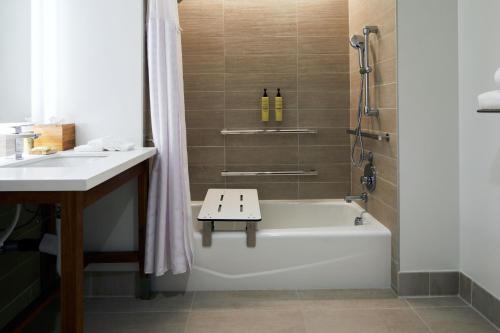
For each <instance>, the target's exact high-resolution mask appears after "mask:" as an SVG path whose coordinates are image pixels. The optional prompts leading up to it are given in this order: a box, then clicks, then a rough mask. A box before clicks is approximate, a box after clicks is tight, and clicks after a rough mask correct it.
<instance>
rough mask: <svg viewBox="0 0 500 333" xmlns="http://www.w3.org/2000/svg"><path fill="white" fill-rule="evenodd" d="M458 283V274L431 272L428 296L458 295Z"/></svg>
mask: <svg viewBox="0 0 500 333" xmlns="http://www.w3.org/2000/svg"><path fill="white" fill-rule="evenodd" d="M458 283H459V275H458V272H437V273H434V272H431V273H430V279H429V286H430V295H431V296H447V295H458Z"/></svg>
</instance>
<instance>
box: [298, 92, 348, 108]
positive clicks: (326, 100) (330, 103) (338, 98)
mask: <svg viewBox="0 0 500 333" xmlns="http://www.w3.org/2000/svg"><path fill="white" fill-rule="evenodd" d="M348 106H349V90H348V89H345V90H337V91H330V92H328V93H326V92H324V91H307V92H306V91H299V108H300V109H335V108H337V109H338V108H346V107H348Z"/></svg>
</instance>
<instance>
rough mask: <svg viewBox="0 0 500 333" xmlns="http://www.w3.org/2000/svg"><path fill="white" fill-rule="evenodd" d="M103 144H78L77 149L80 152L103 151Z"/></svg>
mask: <svg viewBox="0 0 500 333" xmlns="http://www.w3.org/2000/svg"><path fill="white" fill-rule="evenodd" d="M102 150H103V149H102V146H101V147H99V146H93V145H81V146H76V147H75V151H76V152H80V153H94V152H98V151H102Z"/></svg>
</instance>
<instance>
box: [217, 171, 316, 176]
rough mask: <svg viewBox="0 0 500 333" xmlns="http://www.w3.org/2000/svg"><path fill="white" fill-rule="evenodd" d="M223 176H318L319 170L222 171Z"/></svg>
mask: <svg viewBox="0 0 500 333" xmlns="http://www.w3.org/2000/svg"><path fill="white" fill-rule="evenodd" d="M220 174H221V176H222V177H248V176H317V175H318V171H316V170H308V171H221V173H220Z"/></svg>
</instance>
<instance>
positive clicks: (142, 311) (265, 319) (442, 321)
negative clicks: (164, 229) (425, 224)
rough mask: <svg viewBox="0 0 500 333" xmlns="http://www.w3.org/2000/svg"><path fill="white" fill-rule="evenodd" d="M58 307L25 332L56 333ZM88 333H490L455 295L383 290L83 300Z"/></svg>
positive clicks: (225, 293) (235, 293) (200, 293)
mask: <svg viewBox="0 0 500 333" xmlns="http://www.w3.org/2000/svg"><path fill="white" fill-rule="evenodd" d="M57 307H58V304H53V305H52V306H51V307H50V308H48V309H47V310H46V311H45V312H44V313H43V314H42V315H41V316H39V318H37V320H36V321H35V322H33V323H32V324H31V325H30V327H29V328H28V329H27V330H26V331H25V332H27V333H32V332H37V333H45V332H58V327H57V326H58V324H57V323H58V319H59V314H58V310H57ZM85 309H86V318H85V325H86V327H85V330H86V332H91V333H100V332H106V333H115V332H116V333H118V332H120V333H129V332H144V333H160V332H162V333H164V332H168V333H177V332H182V333H226V332H228V333H247V332H248V333H250V332H252V333H253V332H256V333H268V332H273V333H274V332H283V333H285V332H286V333H289V332H290V333H323V332H335V333H351V332H352V333H365V332H367V333H397V332H401V333H420V332H427V333H429V332H431V333H489V332H498V331H497V330H496V329H495V328H494V327H493V326H491V325H490V324H489V323H488V322H487V321H486V320H485V319H483V318H482V317H481V316H480V315H479V314H477V313H476V312H475V311H474V310H473V309H471V308H470V307H469V306H468V305H467V304H465V303H464V302H463V301H462V300H460V299H459V298H457V297H442V298H417V299H400V298H397V297H396V296H395V295H394V293H393V292H392V291H390V290H363V291H361V290H348V291H345V290H318V291H249V292H196V293H187V294H183V295H181V294H178V295H174V294H158V295H156V297H155V298H154V299H153V300H150V301H141V300H137V299H133V298H110V297H106V298H91V299H87V300H86V305H85Z"/></svg>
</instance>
